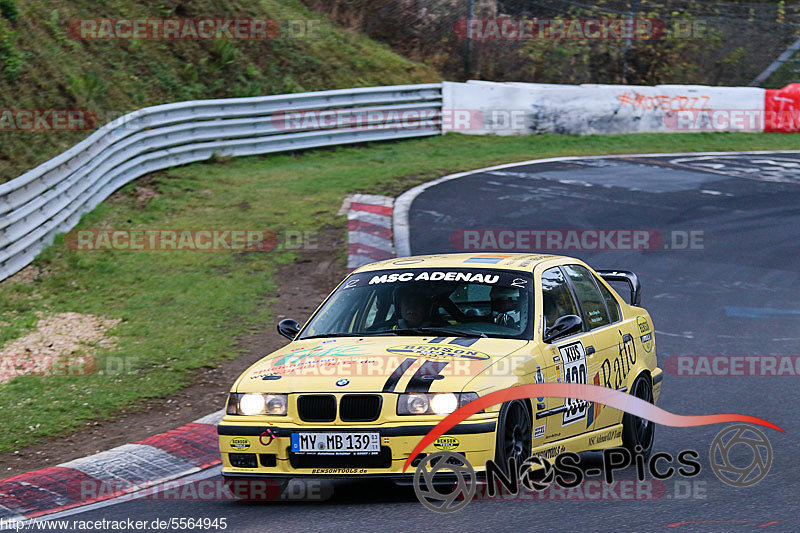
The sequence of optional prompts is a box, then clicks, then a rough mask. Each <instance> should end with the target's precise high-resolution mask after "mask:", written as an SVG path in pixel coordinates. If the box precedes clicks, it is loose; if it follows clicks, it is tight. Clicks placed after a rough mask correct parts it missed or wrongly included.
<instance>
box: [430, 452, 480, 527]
mask: <svg viewBox="0 0 800 533" xmlns="http://www.w3.org/2000/svg"><path fill="white" fill-rule="evenodd" d="M428 465H430V466H431V468H430V470H428ZM441 471H443V472H442V474H443V475H442V476H441V477H440V479H441V478H444V474H446V475H447V478H446V479H449V477H451V476H453V475H455V488H453V485H452V484H450V483H443V484H442V483H440V484H439V485H438V486H437V484H436V483H435V481H434V478H435V477H436V474H437V473H439V472H441ZM440 488H441V489H452V490H450V491H448V492H439V490H438V489H440ZM477 489H478V484H477V479H476V477H475V469H473V468H472V465H471V464H469V461H467V460H466V458H465V457H464V456H463V455H461V454H458V453H455V452H449V451H443V452H434V453H432V454H430V455H428V456H426V457H425V458H424V459H423V460H422V461H421V462H420V464H419V466H417V470H416V471H415V472H414V493H415V494H416V495H417V499H419V501H420V503H422V505H424V506H425V507H427V508H428V509H430V510H431V511H435V512H437V513H452V512H454V511H458V510H459V509H462V508H463V507H465V506H466V505H467V504H468V503H469V502H470V501H472V498H473V496H475V492H476V491H477Z"/></svg>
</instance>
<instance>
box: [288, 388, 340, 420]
mask: <svg viewBox="0 0 800 533" xmlns="http://www.w3.org/2000/svg"><path fill="white" fill-rule="evenodd" d="M297 414H298V415H299V416H300V419H301V420H304V421H306V422H333V421H334V420H335V419H336V398H335V397H333V396H332V395H330V394H303V395H301V396H300V397H298V398H297Z"/></svg>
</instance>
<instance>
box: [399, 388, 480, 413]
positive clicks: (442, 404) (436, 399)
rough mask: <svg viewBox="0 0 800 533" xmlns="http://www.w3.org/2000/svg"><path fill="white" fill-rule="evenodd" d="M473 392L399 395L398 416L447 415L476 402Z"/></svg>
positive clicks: (475, 395)
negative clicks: (473, 401)
mask: <svg viewBox="0 0 800 533" xmlns="http://www.w3.org/2000/svg"><path fill="white" fill-rule="evenodd" d="M477 399H478V395H477V394H476V393H474V392H461V393H453V392H439V393H410V394H401V395H400V396H398V398H397V414H398V415H447V414H450V413H452V412H453V411H455V410H456V409H458V408H459V407H462V406H464V405H467V404H468V403H469V402H471V401H472V400H477Z"/></svg>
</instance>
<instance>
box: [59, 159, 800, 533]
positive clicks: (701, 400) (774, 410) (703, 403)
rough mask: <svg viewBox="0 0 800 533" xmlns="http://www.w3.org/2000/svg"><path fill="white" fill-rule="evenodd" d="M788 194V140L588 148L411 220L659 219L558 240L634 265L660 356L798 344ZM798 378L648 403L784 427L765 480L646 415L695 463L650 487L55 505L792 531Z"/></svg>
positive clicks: (277, 521) (794, 198) (275, 521)
mask: <svg viewBox="0 0 800 533" xmlns="http://www.w3.org/2000/svg"><path fill="white" fill-rule="evenodd" d="M799 206H800V155H798V154H773V155H736V156H674V155H672V156H659V157H624V158H619V159H591V158H589V159H585V160H574V161H557V162H550V163H540V164H525V165H522V166H515V167H511V168H503V169H499V170H489V171H481V172H477V173H474V174H471V175H467V176H464V177H461V178H459V179H455V180H450V181H444V182H441V183H439V184H437V185H434V186H432V187H429V188H427V189H426V190H424V191H423V192H422V193H421V194H420V195H419V196H417V197H416V198H415V200H414V201H413V203H412V204H411V208H410V210H409V217H408V218H409V220H408V222H409V234H410V241H411V252H412V253H413V254H426V253H437V252H452V251H457V249H458V248H459V246H460V242H459V241H458V240H457V239H456V240H455V246H454V242H452V240H453V239H451V237H452V236H453V234H454V232H455V233H456V235H459V234H458V233H457V232H459V231H461V230H465V229H467V230H472V229H492V230H567V229H573V230H625V229H636V230H642V229H645V230H651V231H653V232H658V234H659V235H661V236H662V238H663V239H664V244H666V245H667V247H668V248H664V247H663V246H660V247H659V249H657V250H647V251H631V250H602V251H598V250H583V251H582V250H565V251H563V253H564V254H566V255H572V256H575V257H578V258H580V259H583V260H585V261H587V262H588V263H589V264H591V265H593V266H594V267H596V268H624V269H629V270H634V271H636V272H637V273H638V274H639V276H640V278H641V280H642V284H643V289H644V290H643V300H642V302H643V305H644V306H645V307H646V308H647V309H648V310H649V311H650V313H651V315H652V317H653V319H654V322H655V327H656V332H657V334H656V338H657V345H658V354H659V365H660V366H664V364H665V361H666V359H667V358H668V357H671V356H678V355H704V356H722V357H729V356H775V355H800V246H798V242H800V207H799ZM674 232H677V233H674ZM689 232H695V233H694V235H695V243H694V244H695V246H694V249H684V248H683V245H684V241H685V237H686V235H688V234H689ZM697 232H701V233H697ZM673 235H675V237H674V239H675V240H674V242H673V237H672V236H673ZM700 236H702V237H700ZM700 239H702V243H701V242H700ZM487 251H488V252H492V253H502V252H503V250H497V249H490V250H487ZM553 253H558V251H555V250H553ZM784 373H786V372H784ZM798 383H800V377H798V376H796V375H795V376H792V375H784V376H766V377H752V376H739V377H733V376H714V377H710V376H697V377H686V376H676V375H667V376H666V377H665V380H664V385H663V394H662V397H661V401H660V406H661V407H663V408H665V409H667V410H669V411H671V412H674V413H678V414H711V413H744V414H750V415H755V416H760V417H762V418H765V419H767V420H769V421H771V422H774V423H776V424H778V425H779V426H781V427H783V428H784V429H785V430H786V433H785V434H781V433H778V432H776V431H772V430H765V434H766V435H767V436H768V437H769V439H770V442H771V444H772V448H773V453H774V459H773V463H772V466H771V469H770V471H769V474H768V475H767V477H766V478H765V479H764V480H763V481H761V482H760V483H758V484H756V485H754V486H751V487H746V488H735V487H731V486H728V485H725V484H723V483H722V482H721V481H719V480H718V479H717V477H716V476H715V475H714V473H713V472H712V470H711V468H710V466H709V460H708V450H709V447H710V444H711V442H712V440H713V438H714V436H715V435H716V434H717V433H718V432H719V431H720V430H721V429H722V428H723V427H724V426H708V427H698V428H683V429H681V428H669V427H663V426H659V427H658V428H657V430H656V442H655V450H656V451H663V452H668V453H671V454H673V455H677V454H678V452H680V451H682V450H686V449H694V450H697V451H698V452H699V453H700V462H701V464H702V471H701V472H700V474H699V475H698V476H696V477H694V478H692V479H682V478H677V480H674V479H673V480H667V481H665V482H664V485H663V487H662V489H663V490H660V491H657V492H658V493H657V494H655V497H654V498H652V499H648V500H645V499H639V500H637V499H629V498H625V497H624V495H621V494H620V492H619V491H609V492H607V493H601V498H600V499H592V500H590V501H564V498H563V497H562V496H561V495H559V494H555V495H553V494H552V493H551V496H550V497H548V498H547V499H536V500H524V501H473V502H471V503H470V504H469V505H467V506H466V507H465V508H464V509H463V510H461V511H458V512H456V513H453V514H437V513H433V512H431V511H428V510H427V509H425V508H424V507H423V506H422V505H420V504H419V503H418V502H417V500H416V498H415V497H414V495H413V493H412V492H411V491H410V490H409V489H404V488H396V487H394V486H392V485H390V484H384V483H379V482H346V481H339V482H336V483H335V484H334V485H332V486H330V487H327V488H326V489H325V490H323V491H322V492H323V493H325V494H327V493H329V492H332V494H329V495H327V496H325V497H323V498H320V497H318V496H314V495H312V497H311V498H306V499H305V500H299V501H290V500H279V501H275V502H268V503H243V502H228V501H152V500H133V501H125V502H121V503H117V504H115V505H106V506H102V507H100V508H94V509H91V510H82V511H79V512H78V513H76V514H72V515H71V516H69V517H68V518H69V519H70V520H102V519H107V520H125V519H127V518H129V517H130V518H135V519H139V520H152V519H154V518H164V519H166V518H171V517H187V518H189V517H191V518H199V517H208V518H212V519H213V518H221V517H225V518H227V522H228V530H230V531H300V532H310V531H350V532H356V531H408V530H417V531H419V530H424V531H478V530H480V531H620V530H632V531H644V530H648V531H649V530H666V529H670V530H672V529H673V528H674V529H677V530H679V531H681V530H682V531H740V530H752V529H756V526H764V527H767V528H768V530H769V531H797V530H800V517H799V516H798V511H800V497H799V496H798V494H800V482H798V475H800V465H798V445H797V435H798V434H800V421H799V419H798V416H797V411H798V406H799V405H800V403H799V402H798V398H799V397H800V394H799V393H798ZM740 447H741V446H740ZM743 448H744V449H743V450H737V451H736V454H735V455H734V462H735V463H737V464H739V462H741V461H744V462H745V463H747V462H748V461H749V459H750V455H749V450H748V448H747V447H746V446H744V447H743ZM589 459H591V458H589ZM737 459H738V461H737ZM205 475H207V476H209V475H210V476H214V475H215V472H214V471H211V472H208V473H206V474H205ZM634 476H635V473H634V472H633V471H627V472H623V473H622V474H621V475H620V477H622V478H627V479H631V478H633V477H634ZM295 492H296V493H302V492H303V490H302V487H300V488H299V489H297V490H296V491H295ZM687 493H688V497H687ZM617 498H621V499H617ZM668 526H672V527H668ZM758 529H759V530H761V529H762V528H758Z"/></svg>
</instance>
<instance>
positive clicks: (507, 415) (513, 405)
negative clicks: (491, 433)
mask: <svg viewBox="0 0 800 533" xmlns="http://www.w3.org/2000/svg"><path fill="white" fill-rule="evenodd" d="M532 445H533V423H532V421H531V413H530V411H529V410H528V408H527V406H526V405H525V404H524V403H523V402H522V401H520V400H514V401H513V402H509V403H505V404H503V407H502V408H501V409H500V415H499V416H498V417H497V444H496V446H495V454H494V458H495V462H496V463H497V466H499V467H500V468H501V469H502V470H503V471H504V472H505V471H506V470H507V468H508V459H509V458H510V457H514V458H515V459H516V460H517V465H521V464H522V462H523V461H525V459H527V458H528V457H530V456H531V446H532ZM506 474H508V472H506Z"/></svg>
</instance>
